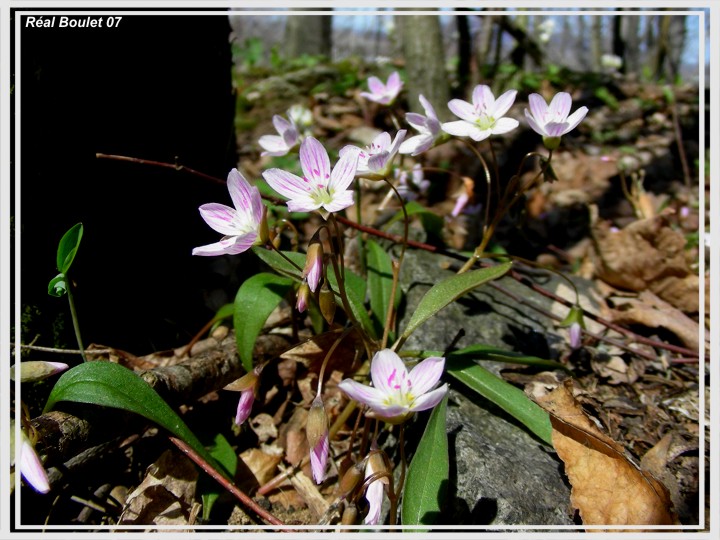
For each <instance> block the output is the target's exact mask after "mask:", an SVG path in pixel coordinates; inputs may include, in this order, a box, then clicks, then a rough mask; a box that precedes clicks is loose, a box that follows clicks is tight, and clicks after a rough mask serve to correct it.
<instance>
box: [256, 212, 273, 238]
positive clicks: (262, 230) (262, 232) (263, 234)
mask: <svg viewBox="0 0 720 540" xmlns="http://www.w3.org/2000/svg"><path fill="white" fill-rule="evenodd" d="M258 238H259V239H260V242H262V244H263V245H265V244H267V243H268V242H269V241H270V240H271V238H270V229H269V227H268V222H267V206H264V205H263V213H262V219H261V220H260V226H259V227H258Z"/></svg>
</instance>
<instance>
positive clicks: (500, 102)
mask: <svg viewBox="0 0 720 540" xmlns="http://www.w3.org/2000/svg"><path fill="white" fill-rule="evenodd" d="M515 96H517V90H508V91H507V92H505V93H504V94H503V95H501V96H500V97H499V98H497V100H496V101H495V111H494V113H493V116H494V117H495V118H500V117H501V116H505V113H507V112H508V111H509V110H510V107H512V104H513V103H514V102H515Z"/></svg>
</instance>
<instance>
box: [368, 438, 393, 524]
mask: <svg viewBox="0 0 720 540" xmlns="http://www.w3.org/2000/svg"><path fill="white" fill-rule="evenodd" d="M373 447H374V448H373ZM371 449H372V450H376V449H377V446H376V445H375V443H374V442H373V445H372V446H371ZM381 472H387V473H388V474H389V473H390V471H388V469H387V466H386V464H385V460H384V459H383V455H382V453H381V452H377V451H375V452H373V453H372V454H370V457H369V458H368V461H367V466H366V467H365V478H369V477H371V476H373V475H375V474H377V473H381ZM389 483H390V480H389V479H388V477H387V476H382V477H380V478H378V479H377V480H374V481H372V482H370V485H369V486H368V487H367V489H366V490H365V499H366V500H367V502H368V506H369V508H368V513H367V515H366V516H365V524H366V525H377V524H378V523H379V522H380V513H381V511H382V501H383V492H384V491H385V485H387V484H389Z"/></svg>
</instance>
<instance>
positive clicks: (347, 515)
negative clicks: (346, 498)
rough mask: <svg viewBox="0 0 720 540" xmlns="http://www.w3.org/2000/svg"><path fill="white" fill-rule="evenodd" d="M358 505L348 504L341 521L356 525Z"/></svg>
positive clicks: (344, 523)
mask: <svg viewBox="0 0 720 540" xmlns="http://www.w3.org/2000/svg"><path fill="white" fill-rule="evenodd" d="M357 515H358V511H357V506H355V505H354V504H348V505H347V506H346V507H345V510H343V513H342V518H340V523H341V524H342V525H355V523H356V522H357Z"/></svg>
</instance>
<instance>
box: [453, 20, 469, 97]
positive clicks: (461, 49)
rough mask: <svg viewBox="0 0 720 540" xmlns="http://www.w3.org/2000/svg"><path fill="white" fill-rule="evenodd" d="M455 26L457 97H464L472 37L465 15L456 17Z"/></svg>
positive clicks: (467, 82)
mask: <svg viewBox="0 0 720 540" xmlns="http://www.w3.org/2000/svg"><path fill="white" fill-rule="evenodd" d="M455 24H456V28H457V32H458V66H457V84H458V85H457V89H456V93H457V94H458V95H464V94H465V90H466V89H467V87H468V85H469V84H470V57H471V56H472V37H471V36H470V25H469V23H468V16H467V15H457V16H456V17H455Z"/></svg>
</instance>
